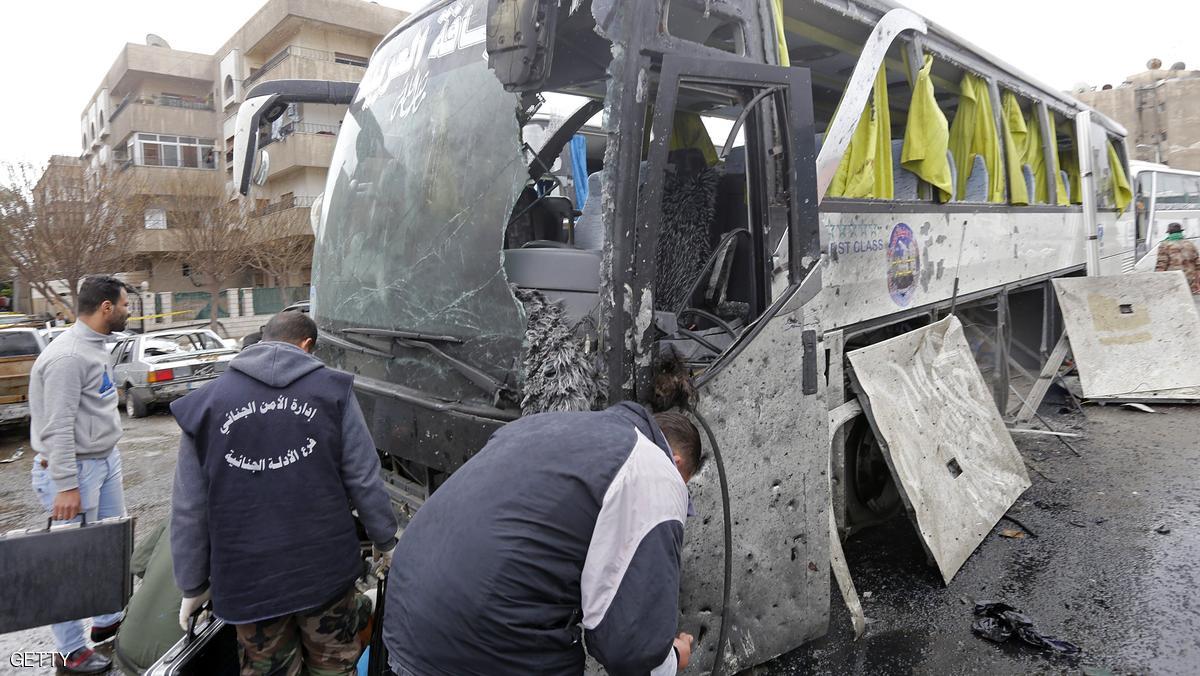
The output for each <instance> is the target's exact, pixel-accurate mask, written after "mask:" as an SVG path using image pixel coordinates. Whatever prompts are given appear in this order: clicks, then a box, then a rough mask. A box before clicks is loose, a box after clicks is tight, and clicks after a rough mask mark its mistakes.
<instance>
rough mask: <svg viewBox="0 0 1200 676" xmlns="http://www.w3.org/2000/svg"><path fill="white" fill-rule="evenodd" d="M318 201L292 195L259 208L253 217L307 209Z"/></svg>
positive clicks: (312, 198)
mask: <svg viewBox="0 0 1200 676" xmlns="http://www.w3.org/2000/svg"><path fill="white" fill-rule="evenodd" d="M316 201H317V198H316V197H308V196H304V195H290V196H288V197H284V198H282V199H280V200H279V201H278V202H271V203H269V204H264V205H261V206H259V207H258V208H256V209H255V210H254V211H253V212H252V215H253V216H255V217H260V216H270V215H271V214H278V213H280V212H283V211H287V210H288V209H307V208H309V207H311V206H312V205H313V204H315V203H316Z"/></svg>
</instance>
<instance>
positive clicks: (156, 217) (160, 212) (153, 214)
mask: <svg viewBox="0 0 1200 676" xmlns="http://www.w3.org/2000/svg"><path fill="white" fill-rule="evenodd" d="M145 222H146V229H147V230H166V229H167V211H166V209H147V210H146V221H145Z"/></svg>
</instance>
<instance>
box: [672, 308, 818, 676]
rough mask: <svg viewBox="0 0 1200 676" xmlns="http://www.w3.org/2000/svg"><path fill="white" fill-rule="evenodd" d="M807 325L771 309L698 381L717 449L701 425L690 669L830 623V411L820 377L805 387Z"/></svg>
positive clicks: (690, 586) (765, 652) (813, 633)
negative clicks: (812, 387) (752, 335)
mask: <svg viewBox="0 0 1200 676" xmlns="http://www.w3.org/2000/svg"><path fill="white" fill-rule="evenodd" d="M806 333H807V331H804V330H802V328H801V327H800V326H799V325H797V324H795V323H793V320H792V319H791V318H788V317H778V318H776V319H774V320H772V321H771V322H770V323H769V324H768V325H767V326H766V327H765V328H764V329H763V331H762V333H761V334H760V335H759V336H758V338H756V339H755V340H754V341H753V342H751V343H750V344H749V345H747V346H746V348H745V350H743V351H742V352H741V353H740V354H739V355H737V356H736V357H735V360H736V361H735V363H734V364H733V365H732V366H731V367H730V368H726V369H724V370H722V371H721V372H720V373H719V374H718V375H717V376H716V377H715V378H714V379H713V380H712V381H710V382H708V383H707V384H705V385H704V387H703V388H701V390H700V400H699V406H698V408H699V410H700V413H701V415H702V416H704V421H705V422H707V424H708V425H709V427H710V428H711V429H712V432H713V434H714V436H715V437H716V439H717V443H718V444H719V446H720V452H721V457H720V458H719V459H718V458H716V457H713V453H712V452H713V448H712V444H711V442H710V440H709V439H708V438H707V436H705V437H704V449H705V456H706V458H707V459H706V463H707V464H706V466H705V468H704V470H703V471H702V472H700V474H699V475H697V476H696V478H694V479H693V480H692V482H691V483H690V484H689V486H688V489H689V491H690V492H691V495H692V500H693V502H694V504H695V507H696V512H697V515H696V516H694V517H691V518H689V519H688V523H687V526H686V528H685V530H684V551H683V570H684V579H683V583H682V589H681V593H680V613H681V615H682V617H681V621H680V630H682V631H687V632H689V633H691V634H692V635H694V636H696V639H697V643H696V646H695V649H694V652H693V653H692V667H689V669H688V673H709V672H710V671H711V672H712V673H714V674H733V673H737V672H739V671H741V670H743V669H748V668H749V667H752V666H754V665H756V664H761V663H762V662H765V661H766V660H769V659H771V658H773V657H775V656H777V655H781V654H783V653H785V652H787V651H789V650H791V649H793V648H796V647H799V646H800V645H802V644H804V643H806V642H808V641H810V640H812V639H814V638H817V637H818V636H821V635H823V634H824V633H825V629H826V626H827V624H828V619H829V515H828V514H827V512H826V510H827V509H828V505H829V479H828V477H827V476H826V474H825V473H826V472H827V471H828V468H829V456H828V453H827V451H826V449H827V448H828V446H829V431H828V430H829V414H828V411H827V410H826V408H827V407H826V403H825V396H824V388H823V387H821V383H820V381H822V379H820V378H817V379H815V380H816V381H818V383H817V385H818V387H817V392H815V393H813V394H808V395H806V394H804V393H803V388H802V385H803V382H804V380H805V375H804V371H805V368H804V366H805V361H804V359H803V357H802V355H803V354H804V347H803V343H804V338H803V337H804V335H805V334H806ZM810 358H812V366H814V367H815V366H816V363H815V361H816V360H815V358H814V357H813V356H812V355H810ZM722 465H723V466H722ZM722 484H724V486H725V488H726V490H727V495H723V493H725V491H723V490H722ZM726 515H728V521H726ZM725 599H728V603H725V602H724V601H725ZM722 620H724V623H725V626H722ZM721 637H724V641H723V642H722V641H721ZM719 643H723V645H721V646H720V647H719V648H718V644H719ZM718 650H719V651H720V658H719V659H717V654H718Z"/></svg>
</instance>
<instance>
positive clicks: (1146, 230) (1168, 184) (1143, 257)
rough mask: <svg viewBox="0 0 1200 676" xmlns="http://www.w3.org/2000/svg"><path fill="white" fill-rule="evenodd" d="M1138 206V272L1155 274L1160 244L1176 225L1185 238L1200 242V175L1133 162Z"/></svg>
mask: <svg viewBox="0 0 1200 676" xmlns="http://www.w3.org/2000/svg"><path fill="white" fill-rule="evenodd" d="M1129 169H1130V172H1131V173H1132V174H1133V180H1132V183H1133V187H1134V190H1135V192H1136V195H1137V197H1136V205H1137V209H1136V211H1137V263H1136V264H1135V265H1134V270H1136V271H1137V272H1153V271H1154V266H1155V264H1156V262H1157V260H1158V245H1159V244H1161V243H1162V241H1163V240H1164V239H1166V237H1167V227H1168V226H1170V225H1171V224H1172V223H1179V224H1180V225H1182V226H1183V236H1184V238H1185V239H1190V240H1192V241H1195V242H1197V243H1200V172H1197V171H1186V170H1184V169H1174V168H1172V167H1168V166H1167V165H1165V164H1153V163H1151V162H1130V163H1129Z"/></svg>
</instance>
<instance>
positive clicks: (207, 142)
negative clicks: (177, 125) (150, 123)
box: [135, 133, 217, 169]
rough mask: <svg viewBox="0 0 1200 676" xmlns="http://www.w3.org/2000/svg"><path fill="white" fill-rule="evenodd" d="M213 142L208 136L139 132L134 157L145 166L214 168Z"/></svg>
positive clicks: (215, 165) (215, 166)
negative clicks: (197, 136)
mask: <svg viewBox="0 0 1200 676" xmlns="http://www.w3.org/2000/svg"><path fill="white" fill-rule="evenodd" d="M215 144H216V142H215V141H214V140H213V139H210V138H196V137H194V136H167V135H165V134H142V133H139V134H138V135H137V148H136V150H135V157H136V158H137V160H138V164H141V165H143V166H147V167H185V168H191V169H216V168H217V164H216V154H215V153H214V151H213V146H214V145H215Z"/></svg>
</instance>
